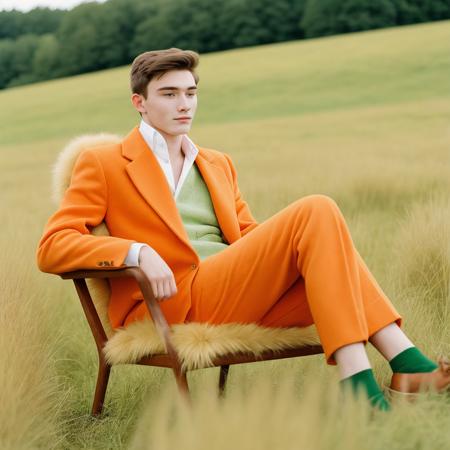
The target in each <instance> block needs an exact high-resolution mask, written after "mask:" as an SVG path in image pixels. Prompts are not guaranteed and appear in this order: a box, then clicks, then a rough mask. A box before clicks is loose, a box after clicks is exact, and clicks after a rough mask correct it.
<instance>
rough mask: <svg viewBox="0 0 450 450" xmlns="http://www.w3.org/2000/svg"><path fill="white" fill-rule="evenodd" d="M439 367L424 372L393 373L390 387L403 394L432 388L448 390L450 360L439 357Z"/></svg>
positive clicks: (441, 390) (440, 390)
mask: <svg viewBox="0 0 450 450" xmlns="http://www.w3.org/2000/svg"><path fill="white" fill-rule="evenodd" d="M438 364H439V367H438V368H437V369H436V370H433V372H426V373H394V374H393V375H392V379H391V385H390V389H391V390H392V391H395V392H402V393H404V394H417V393H418V392H421V391H430V390H434V391H437V392H445V391H447V390H450V361H449V360H448V359H445V358H440V359H439V361H438Z"/></svg>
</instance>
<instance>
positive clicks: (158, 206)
mask: <svg viewBox="0 0 450 450" xmlns="http://www.w3.org/2000/svg"><path fill="white" fill-rule="evenodd" d="M122 154H123V156H125V157H126V158H128V159H130V160H131V162H130V163H128V164H127V166H126V171H127V173H128V175H129V176H130V178H131V181H132V182H133V183H134V185H135V186H136V188H137V190H138V191H139V192H140V193H141V195H142V196H143V197H144V199H145V200H146V202H147V203H148V204H149V205H150V206H151V207H152V208H153V210H154V211H155V212H156V213H157V214H158V215H159V217H160V218H161V219H162V220H163V221H164V223H165V224H166V225H167V226H168V227H169V228H170V229H171V230H172V231H173V232H174V233H175V234H176V235H177V236H178V237H179V238H180V239H181V240H182V241H183V242H185V243H186V244H187V245H189V247H191V245H190V243H189V237H188V235H187V233H186V229H185V228H184V225H183V221H182V220H181V217H180V214H179V212H178V209H177V206H176V204H175V200H174V198H173V195H172V192H171V191H170V187H169V184H168V183H167V179H166V177H165V175H164V173H163V171H162V169H161V166H160V165H159V163H158V161H157V159H156V157H155V156H154V155H153V152H152V151H151V149H150V148H149V147H148V145H147V143H146V142H145V140H144V138H143V137H142V135H141V133H140V132H139V130H138V128H137V127H135V128H134V129H133V130H132V131H131V132H130V134H129V135H128V136H127V137H126V138H125V139H124V141H123V143H122Z"/></svg>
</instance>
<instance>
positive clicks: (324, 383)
mask: <svg viewBox="0 0 450 450" xmlns="http://www.w3.org/2000/svg"><path fill="white" fill-rule="evenodd" d="M448 24H449V22H444V23H436V24H432V25H423V26H415V27H404V28H401V29H397V30H394V29H392V30H382V31H377V32H373V33H363V34H357V35H348V36H343V37H338V38H329V39H320V40H313V41H309V42H297V43H295V42H293V43H287V44H277V45H273V46H267V47H260V48H255V49H244V50H240V51H236V52H225V53H223V54H215V55H205V57H204V58H203V59H202V69H201V70H202V72H201V79H202V81H201V86H203V87H202V89H203V91H202V92H201V94H200V95H201V96H200V104H201V107H200V108H201V111H203V112H201V114H200V116H199V117H198V119H199V121H198V122H197V123H196V125H195V126H194V129H193V133H192V134H193V138H194V141H196V142H198V143H199V144H200V145H204V146H206V147H211V148H217V149H219V150H222V151H225V152H227V153H229V154H230V155H231V156H232V157H233V160H234V161H235V163H236V166H237V168H238V173H239V183H240V187H241V190H242V191H243V193H244V195H245V197H246V199H247V201H248V202H249V204H250V206H251V208H252V211H253V212H254V214H255V216H256V217H257V219H258V220H260V221H262V220H264V219H266V218H267V217H269V216H271V215H272V214H274V213H275V212H277V211H278V210H280V209H281V208H283V207H284V206H287V205H288V204H289V203H290V202H292V201H294V200H296V199H297V198H298V197H301V196H304V195H307V194H311V193H323V194H327V195H330V196H332V197H333V198H335V199H336V201H337V203H338V205H339V206H340V207H341V209H342V211H343V213H344V216H345V217H346V219H347V222H348V225H349V227H350V230H351V233H352V236H353V240H354V242H355V245H356V247H357V248H358V250H359V251H360V253H361V255H362V256H363V257H364V259H365V260H366V262H367V264H368V266H369V268H370V269H371V271H372V272H373V273H374V275H375V277H376V278H377V280H378V281H379V283H380V285H381V286H382V287H383V289H384V290H385V292H386V293H387V294H388V296H389V297H390V298H391V299H392V301H393V302H394V304H395V305H396V307H397V308H398V309H399V311H400V312H401V314H402V315H403V317H404V327H405V330H406V331H407V333H408V335H409V336H411V337H412V338H413V340H414V341H415V342H416V343H417V345H418V346H419V347H420V348H421V349H422V350H423V351H424V352H425V353H427V354H428V355H429V356H430V357H433V358H434V357H437V356H439V355H440V354H446V355H449V354H450V331H449V328H448V326H447V325H448V323H449V290H450V287H449V273H450V269H449V268H450V254H449V240H448V236H449V231H450V230H449V228H450V210H449V208H450V202H449V198H450V195H449V194H450V178H449V176H448V167H449V163H450V149H449V146H448V123H449V122H448V121H449V119H450V102H449V94H445V92H446V87H447V80H448V75H449V64H448V55H447V43H448V39H447V38H448V36H449V35H450V31H449V27H448ZM292 55H296V56H295V57H292ZM218 66H220V67H221V68H223V70H222V71H221V72H220V74H217V70H216V68H217V67H218ZM246 68H247V69H249V71H248V73H247V72H246V74H247V75H245V76H244V75H243V73H244V72H243V70H244V69H246ZM250 69H252V70H250ZM127 71H128V69H127V68H126V69H124V68H121V69H115V70H113V71H108V72H105V73H97V74H91V75H86V76H81V77H74V78H70V79H66V80H57V81H54V82H48V83H42V84H39V85H34V86H26V87H23V88H17V89H12V90H10V91H7V92H2V93H0V120H1V121H2V129H1V131H0V133H1V138H2V139H1V147H0V155H1V158H0V173H1V176H0V187H1V189H0V208H1V212H2V231H3V232H2V233H1V234H0V248H1V255H0V270H1V272H0V274H1V275H0V277H1V278H0V349H1V351H0V383H1V386H2V390H1V397H0V404H1V406H2V407H1V409H0V448H5V449H14V450H15V449H18V450H20V449H31V448H44V449H49V448H61V449H99V448H102V449H103V448H111V449H121V448H127V447H131V448H133V449H138V448H139V449H140V448H142V449H146V448H152V449H154V448H155V449H158V450H163V449H165V448H169V446H170V447H171V448H173V447H178V448H183V449H184V448H186V449H190V448H194V447H195V448H198V449H201V448H217V449H220V448H222V447H224V446H225V445H226V446H227V447H230V446H234V447H235V448H242V449H244V448H262V449H264V448H269V446H270V448H277V449H289V448H305V449H312V450H315V449H329V448H330V449H331V448H333V449H340V448H342V449H358V450H359V449H381V448H383V449H385V448H389V449H409V448H414V449H436V448H445V445H446V443H448V441H449V439H450V436H449V427H448V426H446V425H447V424H448V422H449V419H450V413H449V410H450V408H449V404H450V401H449V398H448V396H447V397H446V396H425V397H423V398H421V399H420V400H419V401H418V402H417V403H415V404H413V405H406V404H402V403H399V404H396V405H395V408H394V410H393V412H392V413H390V414H387V415H383V414H375V415H373V414H372V413H371V412H370V411H369V410H368V409H367V407H366V405H365V404H364V402H360V403H358V402H354V401H352V400H351V399H349V398H346V399H345V401H344V400H343V398H342V397H341V396H340V394H339V390H338V384H337V382H336V371H335V370H334V368H333V367H329V366H326V365H325V364H324V360H323V357H322V356H316V357H309V358H300V359H292V360H284V361H277V362H263V363H259V364H250V365H240V366H233V367H232V368H231V372H230V378H229V381H228V388H227V395H226V397H225V398H224V399H221V400H219V399H217V398H216V396H215V391H216V384H217V381H218V370H217V369H205V370H201V371H197V372H194V373H191V374H190V375H189V381H190V385H191V388H192V391H193V396H194V404H193V409H192V410H187V409H186V408H185V407H184V405H183V404H182V403H180V402H179V400H178V398H177V395H176V392H175V390H174V381H173V378H172V374H171V373H170V372H169V371H166V370H165V369H158V368H136V367H127V366H124V367H117V368H114V369H113V372H112V377H111V380H110V385H109V388H108V392H107V396H106V404H105V413H104V415H103V416H102V418H101V419H95V420H94V419H91V418H90V416H89V411H90V406H91V402H92V395H93V390H94V385H95V377H96V370H97V360H96V358H97V356H96V351H95V346H94V343H93V340H92V337H91V336H90V331H89V329H88V326H87V324H86V321H85V319H84V317H83V315H82V310H81V307H80V305H79V302H78V300H77V298H76V296H75V293H74V289H73V286H71V284H70V283H68V282H63V281H61V280H59V279H57V277H54V276H50V275H45V274H41V273H39V272H38V270H37V268H36V267H35V256H34V253H35V248H36V245H37V241H38V239H39V236H40V234H41V232H42V227H43V224H44V222H45V220H46V218H47V217H48V216H49V214H50V213H51V212H52V210H54V205H52V204H51V203H50V179H49V177H50V166H51V164H52V163H53V161H54V160H55V157H56V154H57V152H58V151H59V150H60V149H61V147H62V146H63V145H64V144H65V142H66V141H67V140H68V139H69V138H70V137H71V136H73V135H75V134H78V133H81V132H83V133H85V132H88V131H113V132H126V131H127V129H128V128H129V127H130V126H132V125H134V123H135V121H136V117H135V116H133V114H132V113H131V108H129V107H127V106H125V105H126V104H127V103H128V101H127V99H126V97H127V93H126V89H127V88H126V86H127V80H126V77H127ZM236 71H237V72H239V74H240V78H239V80H236V79H235V75H236V73H237V72H236ZM213 72H214V73H213ZM384 77H385V78H384ZM23 99H25V100H26V102H27V103H26V105H27V106H26V108H25V107H24V106H23ZM238 106H239V108H242V112H241V113H239V114H238V112H237V111H238ZM368 352H369V356H370V359H371V361H372V363H373V366H374V370H375V374H376V377H377V378H378V380H379V381H380V383H381V384H383V383H387V382H389V378H390V371H389V369H388V365H387V363H386V361H384V360H383V359H382V358H381V356H380V355H379V354H378V353H377V352H376V351H375V350H374V349H373V348H371V347H370V346H368Z"/></svg>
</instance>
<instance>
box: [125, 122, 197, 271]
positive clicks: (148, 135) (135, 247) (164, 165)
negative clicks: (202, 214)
mask: <svg viewBox="0 0 450 450" xmlns="http://www.w3.org/2000/svg"><path fill="white" fill-rule="evenodd" d="M139 132H140V133H141V135H142V137H143V138H144V140H145V142H146V143H147V145H148V146H149V147H150V149H151V151H152V152H153V154H154V155H155V156H156V159H157V161H158V163H159V165H160V166H161V169H162V171H163V173H164V175H165V177H166V180H167V183H168V184H169V188H170V191H171V192H172V195H173V196H174V198H175V199H177V197H178V195H179V193H180V191H181V188H182V187H183V184H184V182H185V180H186V178H187V176H188V174H189V171H190V170H191V169H192V166H193V164H194V161H195V158H196V157H197V154H198V149H197V147H196V146H195V144H194V143H193V142H192V141H191V140H190V139H189V138H188V136H187V135H185V134H184V135H183V138H182V140H181V150H182V152H183V154H184V162H183V169H182V170H181V174H180V178H179V180H178V183H177V184H176V185H175V178H174V176H173V170H172V165H171V163H170V158H169V149H168V148H167V143H166V140H165V139H164V137H163V136H162V135H161V133H159V132H158V131H157V130H155V129H154V128H153V127H152V126H150V125H149V124H148V123H147V122H144V121H143V120H141V123H140V125H139ZM144 245H147V244H143V243H140V242H135V243H134V244H131V247H130V250H129V251H128V254H127V256H126V258H125V261H124V264H126V265H127V266H138V265H139V252H140V251H141V248H142V247H143V246H144Z"/></svg>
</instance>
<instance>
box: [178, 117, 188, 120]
mask: <svg viewBox="0 0 450 450" xmlns="http://www.w3.org/2000/svg"><path fill="white" fill-rule="evenodd" d="M175 120H191V118H190V117H177V118H176V119H175Z"/></svg>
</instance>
